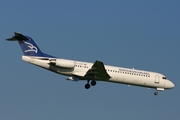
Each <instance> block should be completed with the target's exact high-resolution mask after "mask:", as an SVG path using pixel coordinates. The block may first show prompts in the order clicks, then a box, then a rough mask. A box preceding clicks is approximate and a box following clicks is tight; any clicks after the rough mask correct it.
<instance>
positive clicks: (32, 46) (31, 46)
mask: <svg viewBox="0 0 180 120" xmlns="http://www.w3.org/2000/svg"><path fill="white" fill-rule="evenodd" d="M24 43H25V44H26V45H28V47H29V48H30V49H29V50H25V51H24V52H35V53H37V52H38V49H37V47H35V46H34V45H33V44H31V43H28V42H24Z"/></svg>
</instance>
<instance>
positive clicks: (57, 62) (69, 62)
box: [50, 59, 75, 68]
mask: <svg viewBox="0 0 180 120" xmlns="http://www.w3.org/2000/svg"><path fill="white" fill-rule="evenodd" d="M50 62H51V63H53V64H55V65H56V66H59V67H63V68H74V67H75V61H72V60H65V59H52V60H50Z"/></svg>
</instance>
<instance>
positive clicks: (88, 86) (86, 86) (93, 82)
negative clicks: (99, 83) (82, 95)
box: [84, 80, 96, 89]
mask: <svg viewBox="0 0 180 120" xmlns="http://www.w3.org/2000/svg"><path fill="white" fill-rule="evenodd" d="M95 85H96V81H95V80H92V81H91V86H95ZM91 86H90V84H89V80H88V81H87V84H85V86H84V87H85V88H86V89H89V88H90V87H91Z"/></svg>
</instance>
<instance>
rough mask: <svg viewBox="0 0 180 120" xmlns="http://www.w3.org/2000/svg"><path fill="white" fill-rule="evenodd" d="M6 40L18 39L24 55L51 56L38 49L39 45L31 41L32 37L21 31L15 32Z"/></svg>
mask: <svg viewBox="0 0 180 120" xmlns="http://www.w3.org/2000/svg"><path fill="white" fill-rule="evenodd" d="M6 40H8V41H18V43H19V45H20V46H21V49H22V51H23V53H24V55H26V56H38V57H53V56H50V55H48V54H45V53H43V52H41V50H40V49H39V47H38V46H37V45H36V43H35V42H34V41H33V39H32V38H30V37H28V36H24V35H22V34H21V33H17V32H15V33H14V36H13V37H12V38H8V39H6Z"/></svg>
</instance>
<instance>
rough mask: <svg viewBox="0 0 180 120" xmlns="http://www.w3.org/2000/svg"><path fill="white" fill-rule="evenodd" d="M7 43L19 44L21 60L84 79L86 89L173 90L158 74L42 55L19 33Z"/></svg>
mask: <svg viewBox="0 0 180 120" xmlns="http://www.w3.org/2000/svg"><path fill="white" fill-rule="evenodd" d="M6 40H8V41H18V43H19V45H20V47H21V49H22V51H23V53H24V55H22V60H24V61H26V62H29V63H31V64H33V65H36V66H39V67H41V68H44V69H47V70H50V71H52V72H55V73H58V74H61V75H65V76H68V78H67V80H70V81H79V80H87V83H86V84H85V88H86V89H89V88H90V87H91V86H95V85H96V82H97V81H104V82H113V83H120V84H127V85H133V86H140V87H146V88H153V89H155V90H156V91H155V92H154V95H158V91H164V90H166V89H167V90H169V89H172V88H174V87H175V85H174V84H173V82H171V81H170V80H168V79H167V78H166V77H165V76H164V75H163V74H160V73H157V72H150V71H144V70H136V69H134V68H133V69H129V68H123V67H116V66H110V65H104V63H103V62H101V61H99V60H96V61H95V62H94V63H89V62H81V61H75V60H68V59H62V58H57V57H54V56H51V55H49V54H46V53H43V52H42V51H41V50H40V49H39V47H38V46H37V45H36V43H35V42H34V41H33V39H32V38H31V37H29V36H25V35H23V34H21V33H18V32H14V36H13V37H12V38H8V39H6Z"/></svg>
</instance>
